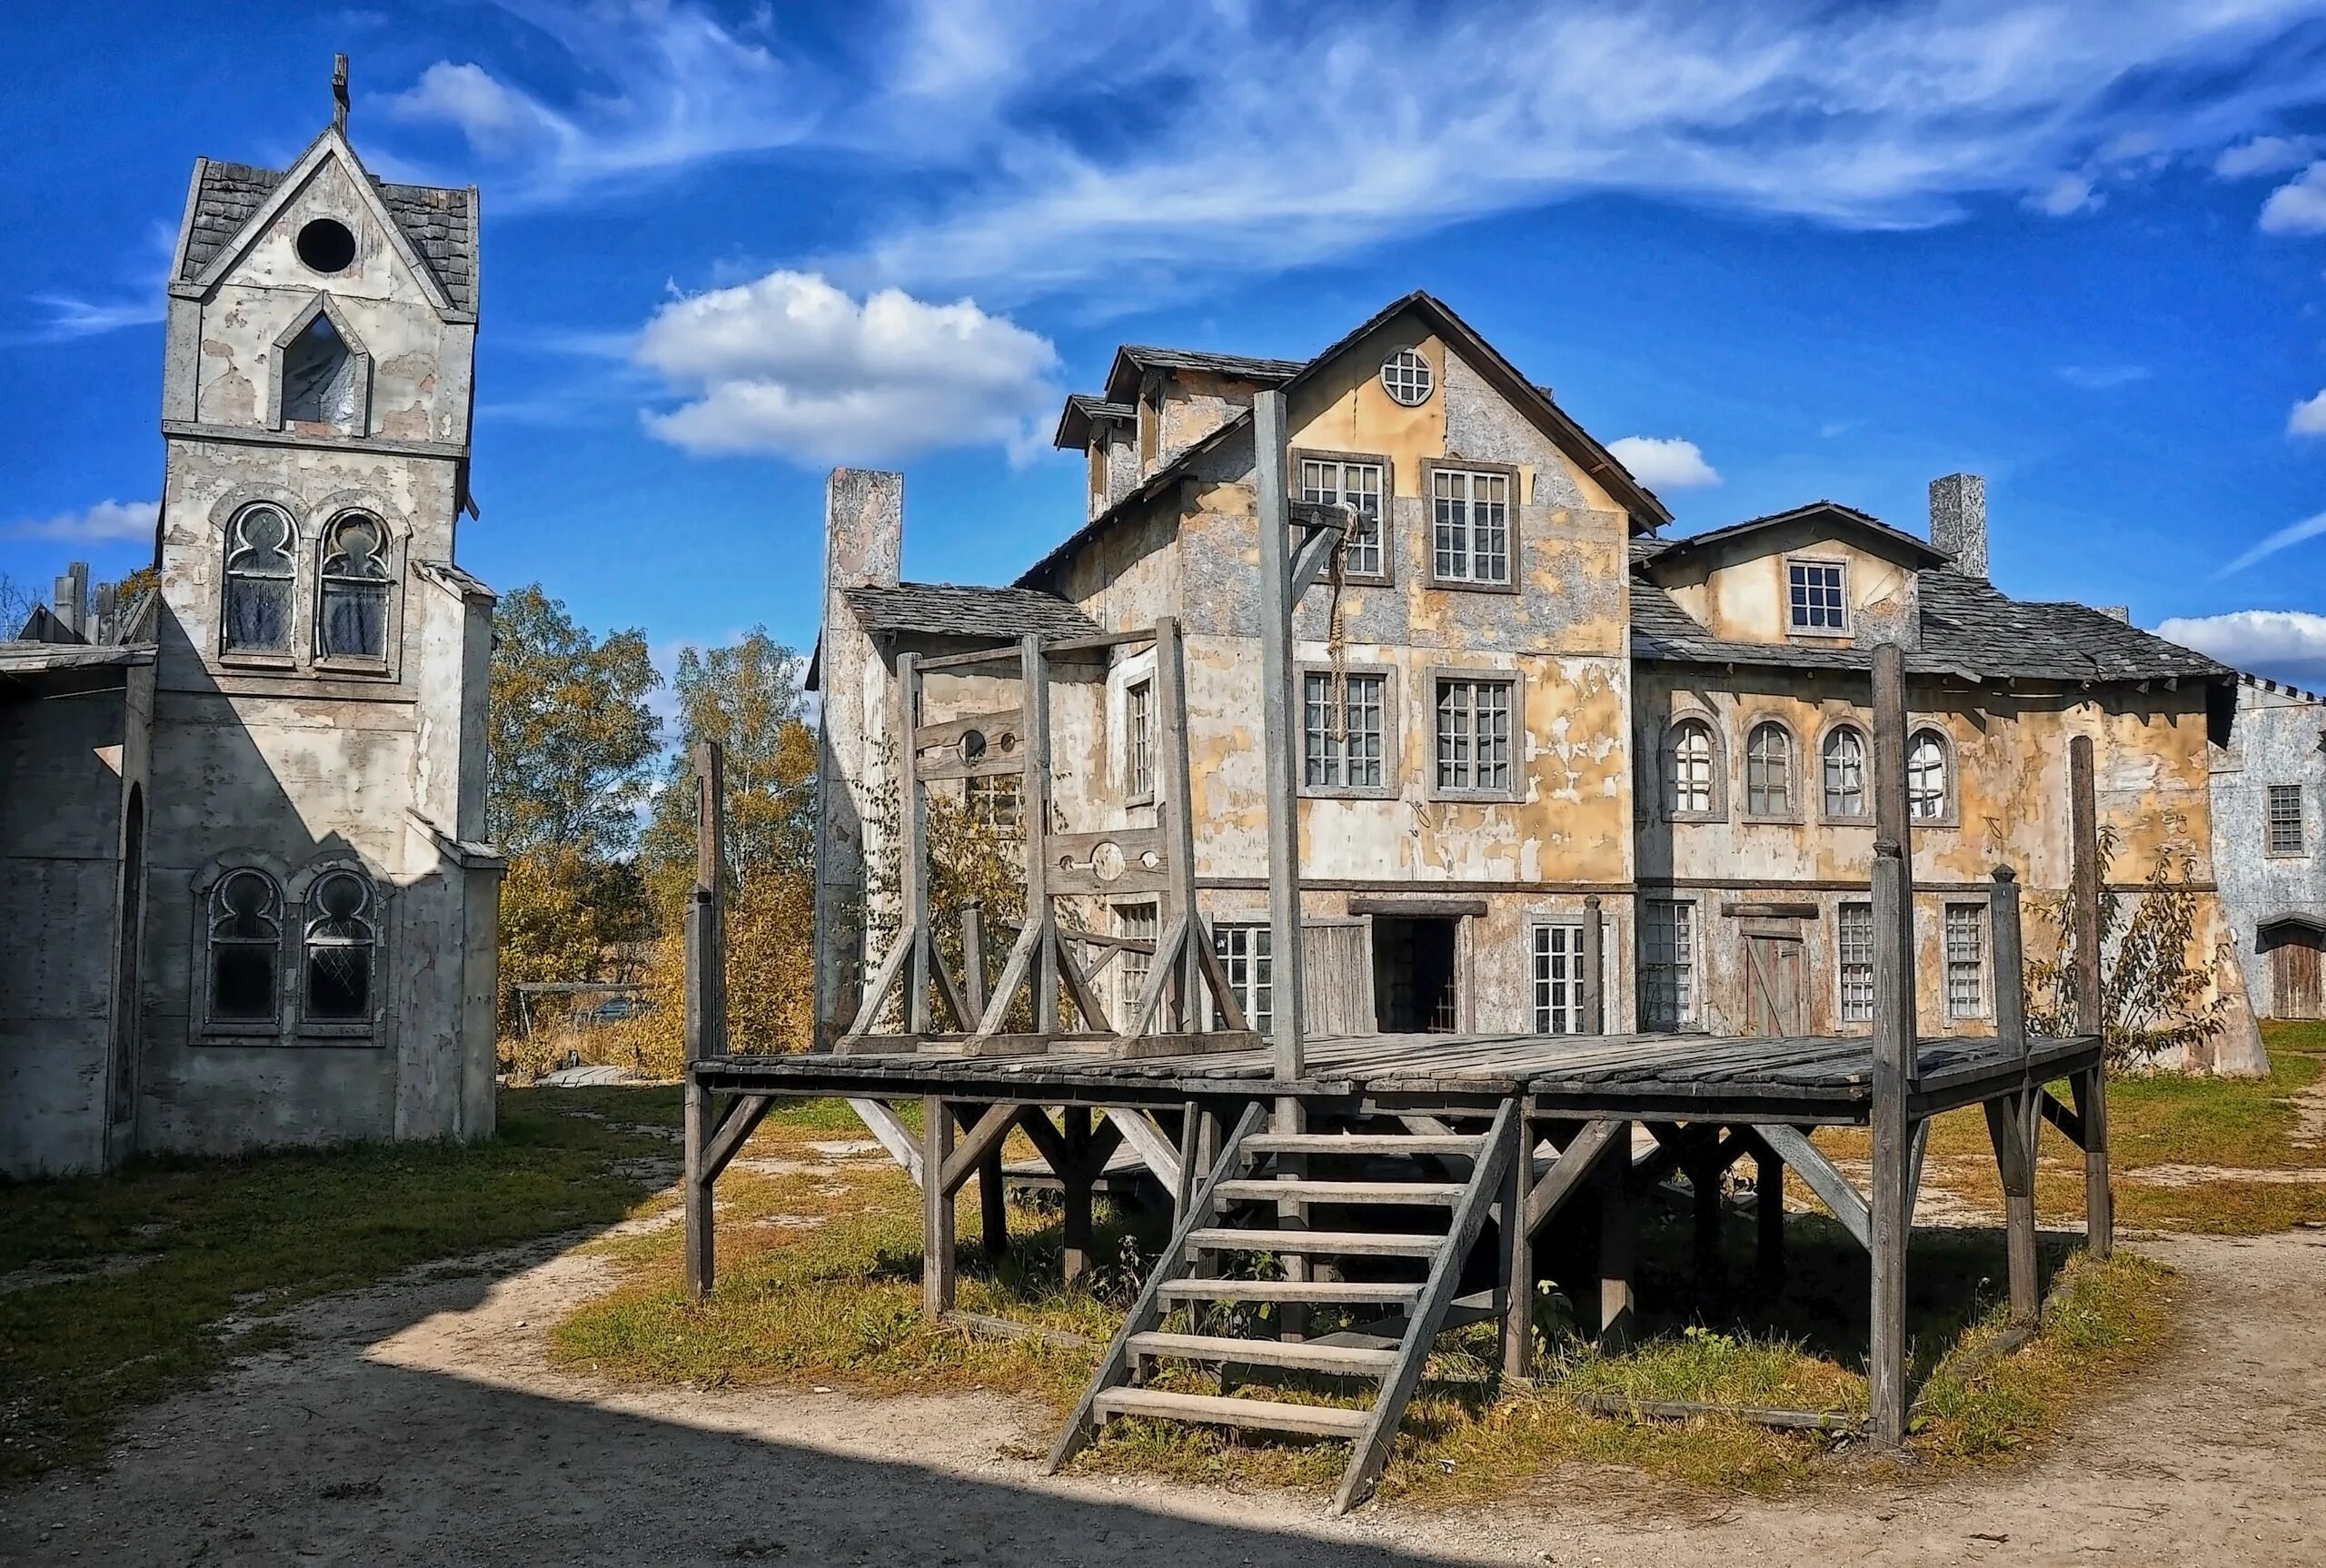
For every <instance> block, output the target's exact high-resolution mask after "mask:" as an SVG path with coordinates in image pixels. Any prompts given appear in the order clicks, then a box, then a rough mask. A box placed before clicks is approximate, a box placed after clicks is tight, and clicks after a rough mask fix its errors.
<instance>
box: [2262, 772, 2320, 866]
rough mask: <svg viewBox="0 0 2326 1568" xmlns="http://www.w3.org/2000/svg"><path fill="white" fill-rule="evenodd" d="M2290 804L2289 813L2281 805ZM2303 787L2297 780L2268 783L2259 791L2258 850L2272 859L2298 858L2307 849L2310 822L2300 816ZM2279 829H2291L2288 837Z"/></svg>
mask: <svg viewBox="0 0 2326 1568" xmlns="http://www.w3.org/2000/svg"><path fill="white" fill-rule="evenodd" d="M2289 805H2290V806H2291V808H2292V809H2291V814H2288V813H2286V812H2283V811H2281V809H2280V808H2281V807H2283V806H2289ZM2302 806H2303V802H2302V788H2301V785H2299V784H2271V785H2270V786H2268V787H2267V788H2265V789H2263V790H2262V792H2261V846H2262V849H2261V852H2262V853H2263V854H2265V855H2267V856H2269V857H2271V858H2272V859H2281V860H2282V859H2299V858H2301V857H2302V856H2304V855H2307V854H2308V853H2310V847H2309V846H2310V835H2309V831H2308V829H2309V824H2308V823H2307V822H2305V821H2304V820H2303V816H2304V812H2303V809H2302ZM2281 829H2290V830H2291V839H2281V838H2280V837H2279V833H2280V831H2281Z"/></svg>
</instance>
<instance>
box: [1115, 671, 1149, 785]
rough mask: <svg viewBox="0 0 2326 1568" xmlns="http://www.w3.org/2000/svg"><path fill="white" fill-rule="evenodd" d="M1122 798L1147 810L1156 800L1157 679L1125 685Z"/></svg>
mask: <svg viewBox="0 0 2326 1568" xmlns="http://www.w3.org/2000/svg"><path fill="white" fill-rule="evenodd" d="M1123 794H1124V796H1125V798H1126V800H1127V803H1128V804H1129V805H1133V806H1144V805H1146V804H1148V802H1150V801H1152V800H1153V799H1155V678H1154V677H1153V676H1152V675H1142V676H1140V677H1139V678H1138V680H1130V681H1126V682H1124V684H1123Z"/></svg>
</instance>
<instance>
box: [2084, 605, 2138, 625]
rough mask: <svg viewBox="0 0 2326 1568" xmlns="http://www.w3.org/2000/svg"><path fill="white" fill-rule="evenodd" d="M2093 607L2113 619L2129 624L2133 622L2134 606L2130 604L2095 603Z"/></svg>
mask: <svg viewBox="0 0 2326 1568" xmlns="http://www.w3.org/2000/svg"><path fill="white" fill-rule="evenodd" d="M2092 608H2093V609H2094V610H2098V611H2100V613H2101V614H2102V615H2104V616H2106V617H2107V618H2108V619H2109V620H2121V621H2122V622H2123V623H2124V624H2125V625H2127V626H2130V625H2131V624H2132V606H2131V605H2129V604H2095V605H2093V606H2092Z"/></svg>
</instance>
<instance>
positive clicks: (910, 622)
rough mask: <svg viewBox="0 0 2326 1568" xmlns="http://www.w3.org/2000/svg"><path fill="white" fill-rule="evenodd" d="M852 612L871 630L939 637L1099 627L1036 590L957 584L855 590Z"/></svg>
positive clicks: (1082, 633) (1052, 633)
mask: <svg viewBox="0 0 2326 1568" xmlns="http://www.w3.org/2000/svg"><path fill="white" fill-rule="evenodd" d="M841 591H842V592H844V593H845V594H847V595H848V603H849V608H850V609H851V610H855V611H856V618H857V620H860V621H861V622H863V624H864V629H865V630H867V631H872V632H881V631H917V632H920V633H922V634H924V635H928V636H934V637H999V638H1016V637H1024V636H1026V635H1027V634H1028V633H1029V632H1031V633H1034V634H1036V635H1038V636H1040V637H1042V638H1045V639H1049V640H1058V639H1062V638H1068V637H1090V636H1094V635H1096V634H1097V632H1098V622H1097V621H1095V620H1091V619H1090V618H1089V617H1088V616H1087V615H1085V614H1083V613H1082V611H1081V610H1078V609H1076V608H1075V607H1074V606H1073V605H1072V604H1069V603H1068V602H1067V601H1066V600H1063V599H1060V598H1059V596H1058V595H1057V594H1055V593H1043V592H1040V591H1039V590H1034V589H1030V588H978V587H969V586H964V585H961V584H959V583H951V582H900V583H899V584H898V585H897V586H896V587H894V588H849V589H843V590H841Z"/></svg>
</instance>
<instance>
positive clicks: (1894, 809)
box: [1866, 643, 1920, 1448]
mask: <svg viewBox="0 0 2326 1568" xmlns="http://www.w3.org/2000/svg"><path fill="white" fill-rule="evenodd" d="M1905 760H1906V692H1905V659H1904V655H1903V654H1902V653H1901V652H1900V650H1899V649H1898V646H1897V644H1895V643H1884V644H1882V645H1881V646H1880V647H1878V648H1876V649H1875V650H1874V784H1875V793H1874V801H1875V813H1874V1083H1873V1100H1874V1104H1873V1115H1872V1121H1873V1133H1874V1193H1873V1201H1872V1204H1871V1207H1872V1209H1873V1214H1872V1216H1871V1219H1872V1224H1871V1226H1869V1229H1870V1231H1871V1233H1872V1234H1871V1236H1869V1238H1868V1240H1869V1244H1870V1245H1869V1250H1870V1251H1871V1252H1872V1253H1873V1255H1874V1266H1873V1284H1872V1296H1871V1307H1872V1310H1871V1313H1870V1315H1869V1316H1870V1325H1869V1334H1870V1337H1871V1344H1870V1345H1869V1346H1868V1354H1867V1358H1866V1359H1867V1382H1868V1384H1870V1385H1871V1386H1870V1388H1869V1394H1870V1396H1871V1400H1872V1406H1873V1409H1872V1416H1873V1435H1874V1446H1875V1447H1876V1448H1896V1447H1898V1446H1899V1445H1901V1444H1904V1442H1905V1440H1906V1245H1907V1238H1908V1235H1909V1226H1908V1222H1907V1217H1906V1186H1907V1166H1908V1163H1909V1161H1910V1160H1911V1159H1912V1157H1913V1151H1912V1149H1911V1147H1910V1146H1909V1145H1910V1140H1911V1137H1912V1129H1911V1128H1910V1127H1909V1126H1907V1123H1906V1090H1907V1088H1908V1087H1909V1086H1910V1085H1911V1083H1912V1081H1913V1074H1914V1067H1915V1059H1916V1057H1918V1056H1919V1055H1920V1052H1919V1050H1918V1048H1917V1045H1916V1040H1915V1027H1914V1026H1915V1018H1914V906H1913V897H1914V891H1913V868H1912V855H1913V849H1912V839H1911V833H1912V824H1911V822H1910V820H1909V813H1908V803H1907V799H1906V768H1905Z"/></svg>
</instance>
